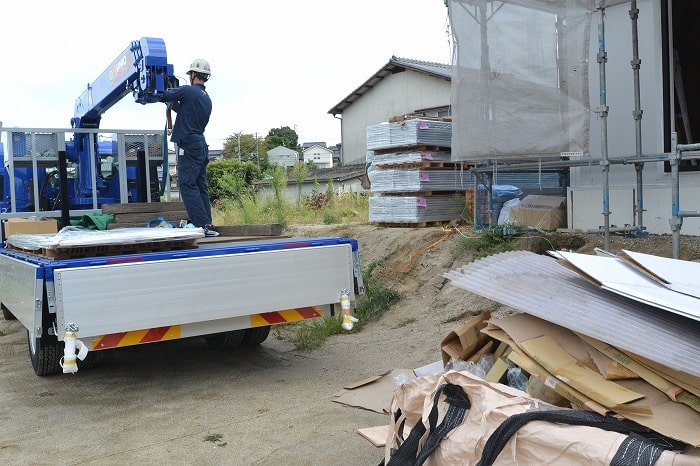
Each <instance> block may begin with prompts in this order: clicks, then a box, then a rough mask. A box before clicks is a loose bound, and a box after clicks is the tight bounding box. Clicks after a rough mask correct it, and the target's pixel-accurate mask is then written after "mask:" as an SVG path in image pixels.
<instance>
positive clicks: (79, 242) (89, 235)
mask: <svg viewBox="0 0 700 466" xmlns="http://www.w3.org/2000/svg"><path fill="white" fill-rule="evenodd" d="M203 237H204V230H202V229H201V228H117V229H114V230H90V229H87V228H79V227H64V228H62V229H61V231H59V232H58V233H55V234H45V235H12V236H10V237H9V238H7V244H8V245H11V246H14V247H15V248H18V249H24V250H27V251H36V250H40V249H57V248H67V247H78V246H106V245H122V244H134V243H147V242H158V241H179V240H190V239H197V238H203Z"/></svg>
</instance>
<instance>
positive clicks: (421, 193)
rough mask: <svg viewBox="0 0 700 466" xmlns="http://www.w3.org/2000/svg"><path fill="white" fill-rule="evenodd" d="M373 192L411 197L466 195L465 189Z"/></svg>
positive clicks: (375, 192) (373, 192)
mask: <svg viewBox="0 0 700 466" xmlns="http://www.w3.org/2000/svg"><path fill="white" fill-rule="evenodd" d="M372 194H379V195H380V196H387V197H389V196H396V197H409V196H420V197H431V196H454V195H455V194H457V195H459V196H460V197H461V196H464V195H465V191H429V190H423V191H372Z"/></svg>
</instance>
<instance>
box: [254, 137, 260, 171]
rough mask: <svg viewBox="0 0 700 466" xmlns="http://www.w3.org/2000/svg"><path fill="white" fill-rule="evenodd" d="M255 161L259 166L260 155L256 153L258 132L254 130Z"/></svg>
mask: <svg viewBox="0 0 700 466" xmlns="http://www.w3.org/2000/svg"><path fill="white" fill-rule="evenodd" d="M255 162H256V163H257V164H258V167H260V155H259V154H258V132H257V131H256V132H255Z"/></svg>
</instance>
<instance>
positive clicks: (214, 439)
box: [203, 434, 224, 443]
mask: <svg viewBox="0 0 700 466" xmlns="http://www.w3.org/2000/svg"><path fill="white" fill-rule="evenodd" d="M222 438H224V434H209V435H205V436H204V440H203V442H211V443H219V442H221V439H222Z"/></svg>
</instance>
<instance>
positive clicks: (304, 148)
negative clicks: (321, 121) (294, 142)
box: [301, 141, 327, 152]
mask: <svg viewBox="0 0 700 466" xmlns="http://www.w3.org/2000/svg"><path fill="white" fill-rule="evenodd" d="M313 146H321V147H327V146H326V143H325V142H320V141H319V142H304V143H302V144H301V151H302V152H304V151H305V150H306V149H308V148H310V147H313Z"/></svg>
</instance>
